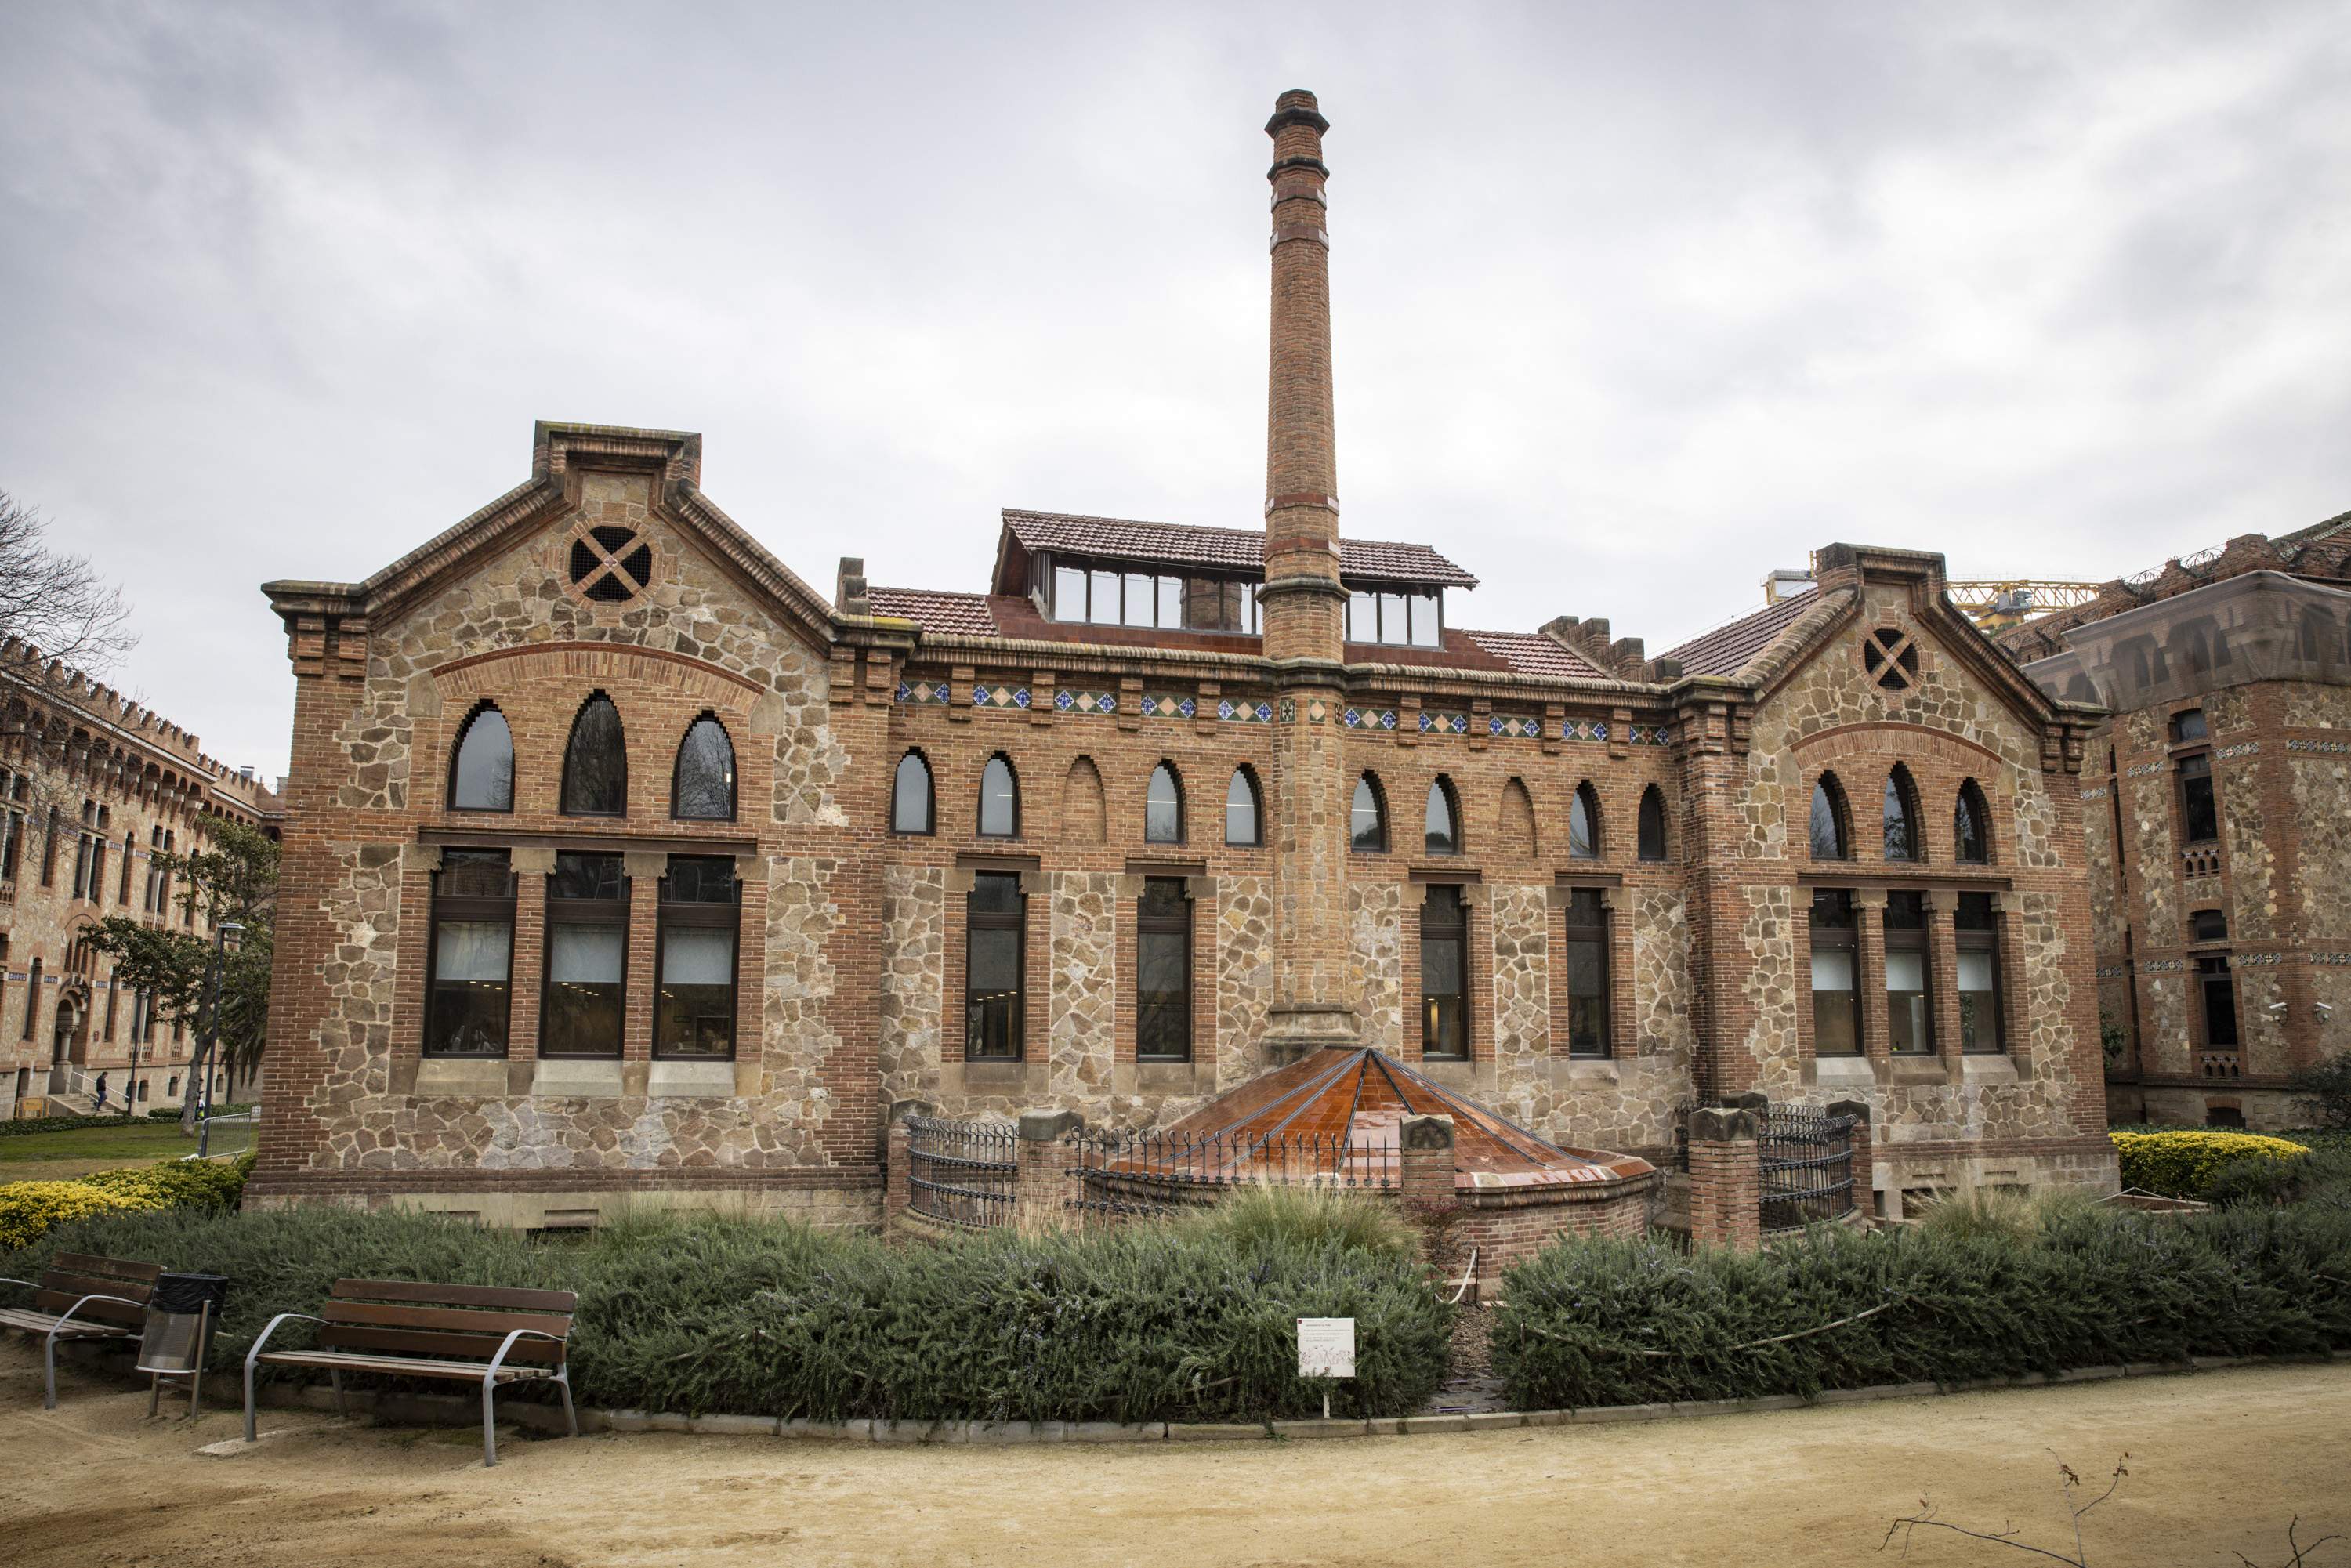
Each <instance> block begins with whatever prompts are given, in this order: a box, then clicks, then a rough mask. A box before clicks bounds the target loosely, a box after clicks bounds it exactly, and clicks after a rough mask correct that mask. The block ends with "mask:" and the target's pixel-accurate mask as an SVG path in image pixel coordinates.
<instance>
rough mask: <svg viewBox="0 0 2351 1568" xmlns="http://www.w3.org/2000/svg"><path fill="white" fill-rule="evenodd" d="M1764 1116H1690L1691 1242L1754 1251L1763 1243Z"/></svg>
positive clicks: (1731, 1111)
mask: <svg viewBox="0 0 2351 1568" xmlns="http://www.w3.org/2000/svg"><path fill="white" fill-rule="evenodd" d="M1762 1114H1763V1113H1761V1112H1757V1111H1750V1110H1745V1109H1738V1108H1733V1107H1729V1106H1708V1107H1701V1108H1699V1109H1698V1110H1695V1111H1692V1112H1691V1113H1690V1141H1689V1176H1690V1242H1691V1244H1692V1245H1693V1246H1712V1247H1729V1248H1733V1249H1738V1250H1740V1251H1747V1252H1751V1251H1753V1250H1754V1249H1757V1248H1758V1247H1760V1246H1761V1245H1762V1241H1763V1170H1762V1164H1761V1159H1762V1145H1761V1142H1760V1141H1759V1140H1760V1138H1761V1133H1762Z"/></svg>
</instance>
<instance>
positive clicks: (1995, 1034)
mask: <svg viewBox="0 0 2351 1568" xmlns="http://www.w3.org/2000/svg"><path fill="white" fill-rule="evenodd" d="M1268 129H1269V131H1270V134H1271V135H1272V136H1273V139H1274V143H1275V145H1274V154H1275V156H1274V162H1273V167H1272V169H1271V171H1270V180H1271V183H1272V186H1273V203H1272V247H1271V249H1272V256H1271V267H1272V329H1271V354H1270V394H1269V432H1268V444H1267V445H1268V452H1267V486H1266V504H1265V511H1264V516H1263V517H1262V519H1261V523H1262V526H1261V527H1255V526H1253V527H1249V528H1196V527H1178V526H1175V525H1169V524H1160V523H1147V522H1130V521H1120V520H1113V519H1107V518H1101V517H1084V516H1073V515H1067V514H1060V513H1047V512H1035V511H1007V512H1006V513H1004V514H1003V516H1002V518H1001V520H1000V529H999V533H998V551H997V558H996V564H995V567H994V570H993V572H992V576H991V580H989V581H988V582H987V583H986V584H984V585H980V584H975V585H971V589H972V590H973V591H945V590H938V589H931V588H919V589H916V588H904V589H893V588H885V587H880V586H872V585H869V583H868V582H867V580H866V578H865V574H864V571H863V568H862V563H861V562H859V561H856V560H843V561H841V564H840V568H839V570H838V572H837V574H836V577H835V584H834V591H833V593H832V595H831V598H830V599H828V598H827V597H826V596H824V595H823V594H821V593H820V592H818V591H815V590H813V589H811V588H810V586H809V585H808V584H807V583H806V582H804V581H803V580H801V579H800V578H799V577H798V576H796V575H794V574H793V572H792V571H791V570H789V568H788V567H786V566H785V565H784V564H783V562H782V561H781V560H779V559H777V557H776V556H774V555H771V554H770V553H769V552H768V549H765V548H763V547H762V546H761V545H760V544H759V543H758V541H757V540H755V539H754V538H752V536H751V535H750V534H749V533H748V532H747V531H746V530H745V529H744V528H741V527H739V526H738V525H737V524H736V523H735V522H734V521H732V520H731V519H730V518H728V517H726V515H725V514H723V513H722V512H720V511H719V510H718V508H717V507H716V506H715V505H713V504H712V502H711V501H710V500H709V499H708V498H706V497H705V496H704V495H703V494H702V492H701V490H700V488H699V485H698V471H699V462H700V455H701V454H700V442H699V439H698V438H697V437H695V436H693V435H690V434H672V433H664V432H656V431H642V430H621V429H611V428H604V427H595V426H583V425H556V424H542V425H540V426H539V427H538V430H537V432H536V434H535V437H534V444H533V452H532V465H531V474H530V477H529V478H528V480H527V481H526V482H525V483H524V484H523V485H522V486H519V487H517V489H515V490H513V491H511V492H509V493H507V495H505V496H503V497H499V498H497V499H496V500H495V501H493V502H491V503H490V504H489V505H488V506H486V507H484V508H483V509H482V510H480V511H479V512H476V513H475V514H474V515H473V516H472V517H467V518H466V519H465V520H464V521H462V522H460V523H459V524H457V525H456V526H455V528H450V529H448V530H447V531H446V532H444V533H442V534H440V535H438V536H437V537H435V538H432V539H431V540H429V541H428V542H426V543H424V544H423V545H422V546H421V547H419V548H418V549H415V550H414V551H413V552H411V553H410V554H409V555H407V556H405V557H403V558H402V559H400V560H398V561H396V562H394V563H392V565H390V566H388V567H386V568H384V569H383V570H381V571H379V572H378V573H376V574H375V575H374V576H372V577H371V578H370V579H368V580H366V581H364V582H360V583H324V582H301V581H281V582H275V583H271V584H269V585H268V586H267V588H266V592H267V594H268V596H269V598H270V601H271V602H272V605H273V607H274V608H275V610H276V611H277V613H278V615H279V616H280V617H281V618H282V620H283V622H284V623H285V625H286V628H287V632H288V636H289V649H290V653H291V657H292V660H293V664H294V668H295V672H296V674H297V677H298V680H297V686H298V696H297V702H296V710H295V721H294V737H293V758H294V760H293V772H292V775H291V780H290V785H289V793H288V799H287V811H288V820H287V838H286V864H285V878H286V883H285V885H286V888H287V896H286V898H285V899H284V900H283V904H284V914H283V916H282V919H281V924H280V926H279V930H278V946H277V963H278V966H279V967H278V970H277V982H276V991H275V1001H274V1005H273V1009H272V1030H273V1034H272V1040H271V1044H270V1061H271V1073H270V1087H269V1092H268V1094H267V1096H266V1111H265V1124H264V1129H263V1137H262V1147H263V1157H262V1166H261V1168H260V1170H259V1171H258V1172H257V1173H256V1178H255V1182H254V1185H253V1186H251V1187H250V1188H248V1191H249V1192H250V1193H251V1194H253V1195H254V1196H255V1197H257V1198H260V1199H263V1200H265V1201H266V1200H273V1199H285V1198H290V1197H340V1198H344V1199H347V1200H351V1201H365V1202H382V1201H395V1200H396V1201H402V1202H407V1203H413V1204H418V1205H422V1206H425V1207H437V1208H444V1209H451V1210H458V1211H465V1212H471V1213H475V1214H477V1215H479V1216H481V1217H482V1218H485V1219H486V1220H489V1221H496V1222H506V1223H517V1224H525V1225H540V1224H565V1223H576V1222H580V1220H582V1219H584V1218H590V1217H592V1216H594V1215H595V1214H597V1213H599V1212H601V1211H602V1210H604V1209H605V1208H606V1207H609V1206H610V1205H611V1204H612V1203H614V1202H617V1201H620V1200H622V1199H624V1198H627V1197H631V1196H632V1195H633V1196H635V1197H641V1198H646V1199H650V1200H652V1201H658V1202H676V1203H695V1204H703V1203H725V1204H732V1203H744V1204H749V1205H753V1206H757V1207H780V1208H789V1209H794V1210H797V1211H799V1212H804V1213H808V1214H810V1215H812V1216H820V1217H827V1218H841V1219H850V1220H866V1219H870V1218H872V1217H873V1216H874V1215H875V1213H876V1212H877V1210H878V1193H877V1187H878V1181H879V1177H878V1172H877V1168H876V1157H877V1150H878V1148H879V1146H880V1143H881V1139H882V1128H883V1121H884V1118H885V1116H886V1114H887V1108H888V1107H890V1106H892V1105H893V1104H897V1103H904V1102H909V1101H919V1102H923V1103H927V1104H930V1105H932V1106H935V1107H937V1108H939V1109H940V1110H941V1111H943V1112H945V1113H947V1114H950V1115H997V1114H1008V1113H1016V1112H1022V1111H1032V1110H1034V1111H1044V1110H1057V1109H1060V1110H1074V1111H1077V1112H1079V1113H1082V1114H1083V1115H1084V1116H1085V1117H1086V1118H1088V1119H1089V1120H1090V1121H1092V1122H1094V1123H1097V1124H1113V1125H1123V1126H1142V1125H1147V1124H1165V1123H1167V1122H1170V1121H1172V1120H1174V1119H1175V1117H1177V1116H1179V1115H1182V1114H1184V1113H1187V1112H1190V1111H1193V1110H1195V1109H1196V1108H1198V1107H1199V1106H1201V1105H1202V1104H1203V1103H1205V1102H1206V1101H1207V1099H1208V1098H1209V1097H1211V1096H1213V1095H1216V1094H1217V1093H1219V1092H1225V1091H1229V1090H1231V1089H1234V1088H1236V1087H1237V1086H1239V1085H1241V1084H1243V1083H1245V1082H1249V1081H1250V1080H1251V1079H1253V1078H1254V1077H1255V1076H1257V1075H1258V1074H1259V1073H1261V1072H1263V1071H1266V1070H1267V1069H1268V1068H1270V1067H1272V1066H1276V1065H1279V1064H1281V1063H1284V1062H1288V1061H1295V1060H1297V1059H1298V1058H1299V1057H1301V1055H1302V1054H1303V1053H1305V1052H1307V1051H1311V1050H1314V1049H1317V1048H1320V1047H1324V1046H1330V1045H1353V1044H1359V1043H1360V1044H1369V1045H1374V1046H1377V1047H1378V1048H1380V1049H1381V1050H1383V1051H1387V1052H1389V1053H1391V1054H1392V1055H1394V1056H1395V1057H1398V1058H1401V1059H1403V1060H1404V1061H1408V1062H1409V1063H1411V1064H1412V1065H1413V1066H1414V1067H1415V1068H1416V1070H1417V1071H1420V1072H1422V1073H1424V1074H1426V1075H1427V1076H1428V1077H1430V1078H1433V1079H1436V1080H1437V1081H1438V1082H1444V1083H1446V1084H1447V1085H1449V1086H1451V1087H1454V1088H1457V1089H1458V1090H1459V1091H1461V1092H1464V1093H1469V1094H1474V1095H1475V1096H1477V1097H1478V1098H1479V1100H1480V1101H1481V1102H1483V1103H1485V1104H1487V1105H1489V1106H1491V1107H1493V1108H1494V1109H1495V1110H1497V1111H1499V1113H1501V1114H1503V1115H1505V1116H1507V1117H1509V1118H1510V1120H1511V1121H1513V1122H1515V1123H1517V1124H1520V1125H1521V1126H1524V1127H1527V1128H1531V1129H1533V1130H1534V1131H1536V1132H1538V1133H1540V1134H1542V1135H1543V1136H1545V1137H1547V1138H1551V1139H1553V1140H1556V1141H1559V1142H1562V1143H1569V1144H1573V1145H1580V1146H1584V1147H1596V1148H1603V1149H1615V1150H1625V1151H1633V1152H1650V1153H1660V1154H1662V1153H1663V1152H1664V1151H1666V1150H1667V1149H1669V1148H1670V1147H1671V1145H1672V1144H1673V1142H1674V1138H1675V1122H1676V1116H1677V1108H1679V1107H1685V1106H1687V1105H1689V1104H1691V1103H1696V1102H1711V1101H1714V1100H1717V1099H1719V1098H1720V1097H1722V1096H1725V1095H1729V1094H1732V1093H1736V1092H1750V1091H1761V1092H1764V1093H1767V1094H1769V1095H1771V1096H1773V1097H1775V1098H1780V1099H1801V1100H1806V1101H1811V1102H1813V1103H1829V1102H1833V1101H1839V1100H1848V1099H1859V1100H1861V1101H1863V1102H1865V1103H1866V1104H1867V1105H1869V1106H1870V1107H1871V1109H1872V1113H1873V1120H1874V1123H1875V1126H1874V1132H1875V1137H1876V1159H1875V1162H1874V1170H1875V1172H1876V1181H1877V1183H1878V1186H1879V1187H1880V1189H1881V1199H1882V1202H1883V1204H1884V1205H1885V1207H1887V1208H1889V1209H1892V1210H1895V1211H1897V1212H1898V1210H1899V1207H1900V1205H1901V1203H1902V1201H1903V1196H1904V1194H1905V1192H1906V1191H1907V1192H1911V1193H1916V1192H1917V1191H1918V1190H1921V1189H1930V1188H1935V1187H1943V1186H1958V1185H1962V1184H1967V1183H1974V1182H1989V1183H1997V1184H2004V1185H2019V1186H2024V1185H2032V1184H2036V1183H2042V1182H2049V1181H2061V1180H2062V1181H2074V1180H2081V1181H2089V1182H2094V1183H2095V1182H2102V1181H2105V1182H2110V1181H2111V1179H2112V1172H2113V1165H2112V1155H2111V1151H2110V1150H2109V1148H2108V1146H2107V1145H2106V1143H2105V1139H2104V1137H2103V1136H2102V1134H2101V1128H2102V1127H2103V1124H2104V1109H2105V1108H2104V1102H2103V1097H2102V1093H2101V1089H2100V1082H2099V1060H2098V1039H2097V1029H2096V1008H2095V995H2094V979H2093V975H2092V969H2091V963H2090V942H2089V907H2088V900H2087V895H2086V892H2085V884H2084V878H2083V871H2082V866H2083V850H2082V838H2081V818H2080V810H2079V800H2078V794H2079V791H2078V789H2077V785H2076V779H2075V777H2074V776H2075V773H2076V770H2077V769H2078V768H2079V766H2080V764H2081V759H2082V757H2083V755H2084V753H2083V741H2084V737H2085V735H2086V733H2087V731H2088V728H2089V727H2090V726H2091V725H2092V724H2093V723H2094V722H2095V718H2096V714H2095V711H2093V710H2088V709H2082V708H2076V707H2074V706H2069V705H2068V704H2067V703H2065V702H2064V701H2063V700H2062V699H2053V698H2051V697H2050V696H2048V695H2044V694H2043V692H2042V691H2041V690H2039V689H2038V688H2036V687H2035V686H2034V685H2032V683H2031V682H2029V681H2027V680H2025V679H2024V678H2023V677H2022V675H2021V674H2019V672H2018V671H2017V669H2016V668H2015V666H2014V665H2013V664H2011V663H2010V662H2009V661H2008V660H2006V659H2004V658H2003V657H2001V655H2000V653H1998V651H1997V650H1995V649H1994V648H1993V647H1992V646H1991V644H1990V643H1988V642H1987V641H1986V640H1985V639H1984V637H1983V636H1982V635H1981V634H1980V632H1977V631H1976V629H1975V628H1974V627H1973V626H1972V625H1971V624H1970V622H1968V621H1967V619H1966V618H1965V617H1963V616H1961V615H1959V614H1957V613H1955V612H1952V611H1951V610H1950V609H1949V606H1948V605H1947V604H1946V603H1945V602H1944V599H1943V595H1942V592H1941V583H1942V581H1943V566H1942V561H1941V558H1939V557H1938V556H1934V555H1930V554H1922V553H1917V552H1914V551H1907V550H1892V549H1865V548H1860V547H1855V546H1848V545H1834V546H1830V547H1828V548H1827V549H1823V551H1821V552H1820V554H1819V557H1818V559H1819V564H1820V568H1821V570H1820V573H1819V577H1818V580H1817V582H1816V583H1815V584H1814V585H1813V587H1811V588H1810V589H1809V590H1807V591H1804V592H1803V593H1802V594H1799V595H1797V596H1795V597H1793V598H1791V599H1789V600H1787V601H1783V602H1780V603H1776V604H1773V605H1771V606H1769V607H1767V608H1765V609H1764V610H1762V611H1761V612H1758V613H1757V614H1755V615H1752V616H1750V617H1747V618H1744V619H1742V620H1740V622H1736V623H1735V624H1733V625H1730V626H1728V627H1725V628H1722V629H1719V630H1718V631H1716V632H1711V633H1709V634H1708V635H1707V636H1705V637H1701V638H1699V639H1698V640H1697V641H1695V642H1693V643H1689V644H1687V645H1686V646H1684V647H1682V648H1679V649H1676V650H1674V651H1673V652H1671V653H1667V654H1666V655H1663V656H1661V657H1655V658H1653V657H1650V656H1648V655H1647V654H1646V652H1645V649H1644V647H1643V645H1642V643H1640V642H1639V641H1638V640H1636V639H1630V638H1622V639H1620V638H1614V637H1612V635H1611V632H1610V629H1609V627H1608V624H1607V622H1604V621H1599V620H1584V621H1579V620H1575V619H1570V618H1563V619H1561V620H1557V621H1554V622H1552V623H1550V624H1549V625H1547V626H1545V627H1543V628H1542V629H1541V631H1539V632H1486V631H1476V630H1470V629H1467V628H1466V627H1464V626H1462V625H1461V624H1460V623H1459V622H1458V619H1457V617H1458V616H1459V615H1460V614H1461V613H1462V610H1463V607H1464V604H1465V602H1466V599H1467V596H1468V593H1469V592H1470V591H1472V590H1474V588H1475V586H1476V581H1477V580H1476V578H1475V577H1474V576H1473V575H1472V574H1471V573H1470V572H1469V571H1468V570H1465V569H1464V568H1463V567H1461V566H1460V565H1458V564H1457V563H1455V562H1454V561H1452V560H1450V559H1447V558H1446V557H1445V556H1444V555H1442V554H1441V553H1439V552H1438V551H1437V550H1436V549H1431V548H1429V547H1428V546H1426V545H1420V544H1411V543H1381V542H1374V541H1369V540H1364V539H1357V538H1349V537H1345V536H1344V535H1343V533H1342V531H1341V528H1340V525H1339V501H1338V494H1339V486H1338V482H1337V471H1336V454H1335V442H1334V425H1333V420H1332V377H1331V353H1330V347H1331V345H1330V314H1329V308H1328V300H1329V293H1328V289H1329V276H1328V271H1327V266H1328V254H1329V246H1330V237H1329V234H1328V228H1327V223H1326V218H1325V213H1326V204H1325V196H1324V185H1325V181H1326V178H1327V171H1326V169H1325V167H1324V165H1323V163H1322V132H1323V131H1324V129H1325V122H1324V121H1323V120H1322V116H1321V115H1320V114H1319V112H1318V111H1317V109H1316V106H1315V104H1314V100H1313V99H1312V98H1311V95H1307V94H1302V93H1290V94H1285V95H1283V96H1282V98H1281V99H1280V103H1279V105H1278V107H1277V109H1276V112H1275V114H1274V117H1273V120H1272V121H1271V122H1270V126H1269V128H1268Z"/></svg>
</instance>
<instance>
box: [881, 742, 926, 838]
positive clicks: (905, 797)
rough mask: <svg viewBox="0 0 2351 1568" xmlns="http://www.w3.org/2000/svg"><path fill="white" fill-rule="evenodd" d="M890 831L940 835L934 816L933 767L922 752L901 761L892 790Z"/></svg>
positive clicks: (912, 754) (900, 759) (911, 752)
mask: <svg viewBox="0 0 2351 1568" xmlns="http://www.w3.org/2000/svg"><path fill="white" fill-rule="evenodd" d="M890 831H892V832H893V833H928V832H935V831H937V823H936V820H935V818H934V817H933V815H932V795H931V765H930V764H929V763H927V762H925V761H924V760H923V754H922V753H921V752H919V751H910V752H908V753H906V755H905V756H904V757H901V758H898V778H897V781H896V782H895V783H893V785H892V786H891V788H890Z"/></svg>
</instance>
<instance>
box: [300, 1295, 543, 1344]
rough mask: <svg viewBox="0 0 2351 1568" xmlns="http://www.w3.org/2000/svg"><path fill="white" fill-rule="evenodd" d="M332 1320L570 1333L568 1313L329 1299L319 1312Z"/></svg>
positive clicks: (501, 1332)
mask: <svg viewBox="0 0 2351 1568" xmlns="http://www.w3.org/2000/svg"><path fill="white" fill-rule="evenodd" d="M319 1316H320V1317H323V1318H325V1319H326V1320H327V1321H328V1322H330V1323H373V1324H376V1325H379V1326H381V1327H383V1328H393V1329H444V1330H447V1331H449V1332H451V1333H475V1334H484V1335H489V1334H496V1335H497V1336H498V1337H500V1338H504V1337H505V1336H506V1335H507V1334H510V1333H514V1331H515V1330H517V1329H536V1330H538V1332H539V1333H549V1334H553V1335H555V1336H556V1337H557V1338H558V1339H561V1338H564V1337H565V1336H567V1335H569V1333H571V1314H570V1313H569V1312H481V1311H477V1310H475V1309H472V1308H465V1307H412V1306H406V1305H400V1304H392V1303H387V1302H382V1301H329V1302H328V1303H327V1304H326V1306H325V1308H324V1309H323V1310H322V1311H321V1312H319Z"/></svg>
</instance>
